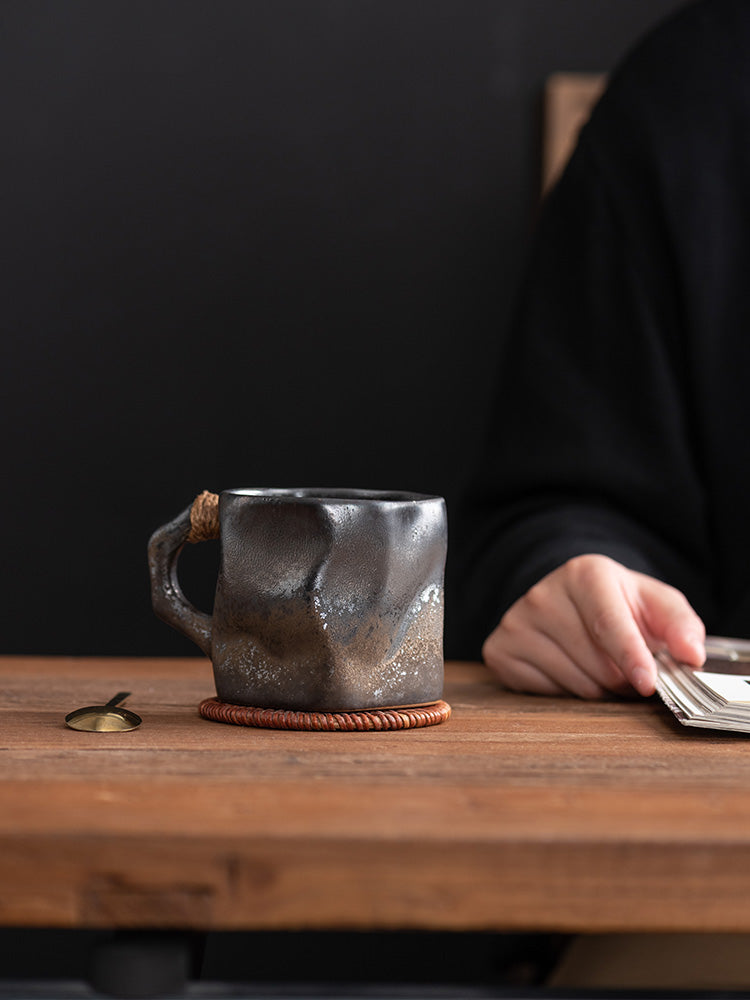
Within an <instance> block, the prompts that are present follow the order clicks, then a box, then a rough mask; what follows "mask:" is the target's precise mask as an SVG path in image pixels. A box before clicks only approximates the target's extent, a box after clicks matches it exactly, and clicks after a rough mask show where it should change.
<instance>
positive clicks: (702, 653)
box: [688, 635, 706, 666]
mask: <svg viewBox="0 0 750 1000" xmlns="http://www.w3.org/2000/svg"><path fill="white" fill-rule="evenodd" d="M688 643H689V644H690V648H691V649H692V650H693V652H694V653H695V664H696V666H700V664H702V663H705V661H706V644H705V643H704V641H703V638H702V637H701V636H699V635H691V636H689V637H688Z"/></svg>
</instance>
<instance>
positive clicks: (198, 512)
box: [187, 490, 219, 542]
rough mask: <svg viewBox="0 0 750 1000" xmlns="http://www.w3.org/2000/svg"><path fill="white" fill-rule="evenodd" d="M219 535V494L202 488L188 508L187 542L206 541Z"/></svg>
mask: <svg viewBox="0 0 750 1000" xmlns="http://www.w3.org/2000/svg"><path fill="white" fill-rule="evenodd" d="M218 537H219V494H218V493H210V492H209V491H208V490H204V491H203V492H202V493H201V494H200V495H199V496H197V497H196V498H195V500H193V506H192V507H191V508H190V533H189V534H188V536H187V540H188V541H189V542H207V541H209V540H210V539H212V538H218Z"/></svg>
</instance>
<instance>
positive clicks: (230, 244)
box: [0, 0, 679, 656]
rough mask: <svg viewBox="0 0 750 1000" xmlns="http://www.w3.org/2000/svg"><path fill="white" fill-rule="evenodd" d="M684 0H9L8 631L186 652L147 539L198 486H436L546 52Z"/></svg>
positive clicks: (452, 495)
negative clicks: (154, 609)
mask: <svg viewBox="0 0 750 1000" xmlns="http://www.w3.org/2000/svg"><path fill="white" fill-rule="evenodd" d="M677 6H679V4H678V3H677V2H676V0H564V2H562V0H255V2H253V0H245V2H240V0H204V2H195V0H147V2H142V0H130V2H122V0H65V2H61V0H49V2H40V0H18V2H7V0H6V2H3V3H2V4H1V5H0V94H1V95H2V96H1V98H0V108H1V111H0V127H1V130H2V154H1V155H0V185H1V186H0V190H1V191H2V196H1V203H2V226H1V227H0V234H1V239H2V268H1V269H0V273H1V275H2V277H1V278H0V281H1V283H2V284H1V286H0V288H1V292H2V296H1V301H2V324H3V329H2V340H1V343H2V363H1V364H0V399H1V400H2V412H3V422H4V432H3V452H2V453H3V472H4V484H5V485H4V499H3V503H2V510H3V512H4V522H5V524H4V529H5V530H4V532H3V537H4V553H5V558H4V560H3V566H2V570H3V572H2V575H1V576H0V581H1V583H0V587H1V592H0V607H2V609H3V618H4V621H5V627H4V629H3V639H2V651H3V652H37V653H153V654H181V653H190V652H197V650H195V649H194V647H193V646H192V645H191V644H190V643H189V642H188V641H187V640H186V639H183V638H182V637H181V636H179V635H177V633H174V632H172V631H171V630H170V629H169V628H168V627H167V626H165V625H163V624H161V623H160V622H158V621H156V620H155V619H154V618H153V616H152V613H151V609H150V599H149V593H148V578H147V572H146V559H145V549H146V542H147V539H148V536H149V534H150V533H151V531H152V530H153V529H154V528H155V527H157V526H158V525H160V524H161V523H162V522H164V521H166V520H169V519H171V518H172V517H173V516H175V515H176V514H177V513H178V512H179V511H180V510H181V509H182V508H183V507H185V506H186V505H187V504H188V503H189V502H190V501H191V500H192V498H193V497H194V496H195V494H197V493H198V492H199V491H200V490H202V489H204V488H209V489H212V490H221V489H224V488H227V487H231V486H250V485H256V486H258V485H262V486H296V485H311V486H357V487H371V488H385V489H412V490H420V491H428V492H437V493H441V494H443V495H444V496H446V498H447V500H448V507H449V515H450V512H451V510H452V509H453V508H454V505H455V500H456V497H457V495H458V491H459V489H460V486H461V483H462V481H463V480H464V478H465V476H466V474H467V472H468V469H469V468H470V465H471V463H472V461H473V460H474V459H475V457H476V453H477V442H478V439H479V437H480V434H481V428H482V424H483V420H484V417H485V414H486V411H487V402H488V394H489V393H490V391H491V386H492V380H493V369H494V365H495V360H496V357H497V351H498V346H499V344H500V342H501V338H502V335H503V330H504V328H505V325H506V321H507V315H508V311H509V305H510V302H511V299H512V294H513V290H514V287H515V285H516V282H517V279H518V276H519V272H520V268H521V265H522V260H523V248H524V246H525V244H526V241H527V238H528V234H529V231H530V228H531V225H532V222H533V218H534V212H535V208H536V203H537V191H538V174H539V170H538V163H539V121H540V98H541V89H542V85H543V81H544V79H545V77H546V76H547V75H548V74H549V73H551V72H554V71H557V70H586V71H588V70H591V71H602V70H608V69H610V68H611V67H612V66H613V65H614V64H615V62H616V61H617V60H618V59H619V58H620V57H621V55H622V54H623V53H624V52H625V51H626V50H627V48H628V47H629V46H630V45H631V43H632V42H633V40H634V39H635V38H636V37H637V36H639V35H640V34H641V33H642V32H643V31H644V30H646V29H647V28H648V27H650V26H651V25H652V24H654V23H655V22H656V21H657V20H658V19H660V18H661V17H662V16H663V15H664V14H666V13H667V12H669V11H671V10H673V9H674V8H675V7H677ZM508 431H509V433H512V428H508ZM202 549H203V551H201V547H198V548H197V549H195V550H191V551H190V552H189V553H187V555H186V556H185V559H184V562H185V565H184V571H185V578H186V589H187V590H188V593H189V594H190V596H192V597H193V598H194V599H195V600H196V602H197V603H201V604H203V606H205V605H206V603H207V602H209V601H210V593H211V583H212V580H211V578H212V575H213V573H214V565H215V553H214V552H213V551H212V547H211V546H209V545H206V546H203V547H202ZM450 567H451V563H450V558H449V580H450V582H451V583H452V584H453V585H454V586H455V585H456V584H457V583H459V581H454V580H452V578H451V577H450ZM450 611H451V607H450V603H449V604H448V608H447V626H448V641H447V651H448V653H449V655H454V656H455V655H460V654H461V642H460V636H458V635H457V634H456V630H455V625H454V623H453V620H452V618H451V614H450Z"/></svg>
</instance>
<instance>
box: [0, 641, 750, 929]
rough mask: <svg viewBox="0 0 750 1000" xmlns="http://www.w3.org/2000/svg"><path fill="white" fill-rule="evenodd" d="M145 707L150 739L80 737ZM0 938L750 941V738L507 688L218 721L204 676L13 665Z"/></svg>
mask: <svg viewBox="0 0 750 1000" xmlns="http://www.w3.org/2000/svg"><path fill="white" fill-rule="evenodd" d="M121 690H128V691H131V692H132V695H131V697H130V698H129V699H128V702H127V705H128V707H130V708H131V709H133V710H134V711H136V712H138V713H139V714H140V715H141V716H142V718H143V725H142V726H141V727H140V728H139V729H137V730H134V731H132V732H126V733H82V732H75V731H73V730H70V729H68V728H66V727H65V725H64V722H63V720H64V716H65V714H66V713H67V712H69V711H70V710H72V709H73V708H76V707H79V706H82V705H88V704H99V703H102V702H105V701H107V700H108V699H109V698H110V697H111V696H112V695H113V694H114V693H115V692H117V691H121ZM0 693H1V694H0V885H1V886H2V887H3V891H2V892H1V893H0V924H4V925H14V926H62V927H99V926H121V927H154V926H159V927H195V928H202V929H209V930H210V929H240V928H242V929H253V928H258V929H261V928H262V929H281V928H320V929H326V928H327V929H344V928H359V929H376V928H394V929H396V928H421V929H451V930H468V929H484V930H491V929H495V930H514V929H515V930H521V929H529V930H558V931H591V930H666V929H670V930H713V931H721V930H724V931H737V930H741V931H745V932H747V931H750V791H749V785H750V739H749V738H748V737H746V736H739V735H733V734H726V733H711V732H707V731H701V730H690V729H684V728H682V727H681V726H680V725H679V724H678V723H677V722H676V721H675V720H674V718H673V717H672V716H671V714H670V713H669V712H668V711H667V710H666V709H665V708H664V706H662V705H661V703H660V702H658V701H657V700H650V701H637V702H627V701H612V702H598V703H585V702H582V701H577V700H572V699H570V700H568V699H556V698H538V697H532V696H523V695H515V694H510V693H508V692H504V691H502V690H501V689H500V688H499V687H498V686H497V685H496V684H495V683H494V682H493V680H492V678H491V677H490V675H489V673H488V672H487V671H486V670H485V669H484V668H483V667H481V666H480V665H478V664H471V663H450V664H447V666H446V686H445V697H446V700H447V701H449V703H450V704H451V706H452V709H453V714H452V717H451V719H450V721H448V722H447V723H444V724H441V725H438V726H433V727H430V728H426V729H416V730H404V731H395V732H380V733H378V732H365V733H349V732H327V733H325V732H323V733H308V732H286V731H273V730H259V729H251V728H247V727H240V726H231V725H225V724H221V723H216V722H210V721H207V720H204V719H202V718H200V716H199V715H198V712H197V706H198V704H199V702H200V701H201V700H202V699H203V698H206V697H210V696H211V695H212V694H213V693H214V692H213V679H212V675H211V667H210V664H209V663H208V662H207V661H205V660H203V659H198V658H184V659H142V658H123V659H113V658H96V657H91V658H86V659H71V658H63V657H59V658H52V657H50V658H35V657H11V656H6V657H0Z"/></svg>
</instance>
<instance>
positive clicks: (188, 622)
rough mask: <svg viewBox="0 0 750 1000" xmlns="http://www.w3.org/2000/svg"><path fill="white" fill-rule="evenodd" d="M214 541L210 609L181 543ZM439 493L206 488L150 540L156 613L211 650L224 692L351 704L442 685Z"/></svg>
mask: <svg viewBox="0 0 750 1000" xmlns="http://www.w3.org/2000/svg"><path fill="white" fill-rule="evenodd" d="M212 537H214V538H216V537H218V538H219V540H220V567H219V574H218V581H217V586H216V597H215V601H214V610H213V615H206V614H204V613H203V612H201V611H198V610H197V609H196V608H195V607H193V605H192V604H190V602H189V601H188V600H187V599H186V598H185V596H184V595H183V593H182V590H181V589H180V585H179V582H178V578H177V560H178V557H179V553H180V551H181V549H182V547H183V545H184V544H185V543H186V542H193V541H202V540H204V539H207V538H212ZM446 546H447V527H446V509H445V501H444V500H443V499H442V497H436V496H425V495H423V494H417V493H400V492H393V493H387V492H380V491H373V490H318V489H233V490H226V491H224V492H222V493H221V494H219V495H218V496H217V495H216V494H210V493H203V494H201V496H200V497H198V498H197V499H196V500H195V501H194V503H193V504H192V505H191V506H190V507H188V508H186V509H185V510H184V511H183V512H182V513H181V514H180V515H179V516H178V517H177V518H176V519H175V520H174V521H172V522H170V523H169V524H166V525H164V526H163V527H161V528H159V529H158V530H157V531H156V532H154V534H153V535H152V537H151V540H150V542H149V569H150V574H151V595H152V601H153V606H154V611H155V613H156V614H157V615H158V616H159V617H160V618H162V619H163V620H164V621H166V622H167V623H168V624H170V625H172V626H173V627H175V628H176V629H178V630H179V631H181V632H183V633H184V634H185V635H186V636H188V637H189V638H190V639H192V640H193V641H194V642H195V643H196V644H197V645H198V646H199V647H200V649H201V650H202V651H203V652H204V653H205V654H206V655H207V656H209V657H210V659H211V661H212V664H213V670H214V680H215V684H216V693H217V695H218V697H219V699H220V700H221V701H223V702H229V703H232V704H238V705H251V706H254V707H257V708H280V709H293V710H300V711H320V712H336V711H339V712H344V711H352V710H355V711H356V710H361V709H377V708H384V707H404V706H408V705H423V704H429V703H431V702H434V701H436V700H438V699H439V698H440V697H441V694H442V688H443V573H444V567H445V557H446Z"/></svg>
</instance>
